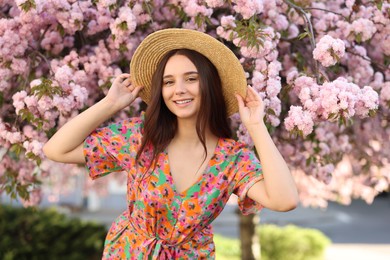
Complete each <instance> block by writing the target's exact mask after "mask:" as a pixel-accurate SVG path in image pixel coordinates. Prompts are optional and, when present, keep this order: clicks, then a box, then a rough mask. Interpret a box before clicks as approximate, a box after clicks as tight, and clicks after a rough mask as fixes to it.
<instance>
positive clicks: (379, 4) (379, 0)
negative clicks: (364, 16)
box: [375, 0, 383, 11]
mask: <svg viewBox="0 0 390 260" xmlns="http://www.w3.org/2000/svg"><path fill="white" fill-rule="evenodd" d="M375 5H376V8H378V10H379V11H381V10H382V6H383V1H382V0H375Z"/></svg>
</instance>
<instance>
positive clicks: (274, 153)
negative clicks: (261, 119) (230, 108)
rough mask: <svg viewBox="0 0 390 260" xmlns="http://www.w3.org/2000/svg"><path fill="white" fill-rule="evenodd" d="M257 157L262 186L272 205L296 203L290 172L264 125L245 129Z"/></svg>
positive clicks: (295, 193)
mask: <svg viewBox="0 0 390 260" xmlns="http://www.w3.org/2000/svg"><path fill="white" fill-rule="evenodd" d="M247 130H248V131H249V134H250V136H251V137H252V140H253V142H254V144H255V147H256V150H257V154H258V155H259V158H260V161H261V165H262V168H263V174H264V185H265V189H266V193H267V195H268V197H269V200H271V201H272V202H273V204H274V205H286V204H287V205H289V204H291V205H294V204H296V203H298V192H297V189H296V185H295V182H294V179H293V177H292V175H291V173H290V170H289V168H288V166H287V164H286V162H285V160H284V159H283V157H282V155H281V154H280V152H279V150H278V149H277V147H276V145H275V143H274V142H273V140H272V138H271V136H270V135H269V133H268V130H267V128H266V126H265V124H264V123H259V124H254V125H251V126H248V127H247Z"/></svg>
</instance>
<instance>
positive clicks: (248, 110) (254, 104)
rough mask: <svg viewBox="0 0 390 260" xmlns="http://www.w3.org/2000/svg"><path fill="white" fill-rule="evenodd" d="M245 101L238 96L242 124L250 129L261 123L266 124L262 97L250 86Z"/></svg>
mask: <svg viewBox="0 0 390 260" xmlns="http://www.w3.org/2000/svg"><path fill="white" fill-rule="evenodd" d="M247 90H248V91H247V94H246V97H245V99H244V98H243V97H242V96H241V95H239V94H236V98H237V102H238V108H239V112H240V117H241V121H242V123H243V124H244V125H245V126H246V127H248V126H251V125H256V124H259V123H264V121H263V118H264V102H263V100H262V99H261V97H260V95H259V94H258V93H257V92H256V91H255V90H254V89H253V88H252V87H251V86H249V85H248V88H247Z"/></svg>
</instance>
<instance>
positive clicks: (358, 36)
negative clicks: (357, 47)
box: [355, 33, 362, 43]
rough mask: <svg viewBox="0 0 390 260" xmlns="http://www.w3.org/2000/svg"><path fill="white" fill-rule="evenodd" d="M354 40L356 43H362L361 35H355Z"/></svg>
mask: <svg viewBox="0 0 390 260" xmlns="http://www.w3.org/2000/svg"><path fill="white" fill-rule="evenodd" d="M355 39H356V42H357V43H361V42H362V33H358V34H355Z"/></svg>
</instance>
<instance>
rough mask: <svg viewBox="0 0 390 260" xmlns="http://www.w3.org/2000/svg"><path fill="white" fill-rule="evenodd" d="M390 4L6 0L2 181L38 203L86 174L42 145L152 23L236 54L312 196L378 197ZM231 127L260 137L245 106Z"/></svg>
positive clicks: (0, 103)
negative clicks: (246, 122) (207, 38)
mask: <svg viewBox="0 0 390 260" xmlns="http://www.w3.org/2000/svg"><path fill="white" fill-rule="evenodd" d="M389 16H390V4H389V3H385V2H384V1H380V0H375V1H373V0H347V1H341V0H330V1H321V0H312V1H309V0H296V1H287V0H286V1H282V0H269V1H263V0H248V1H243V0H198V1H190V0H181V1H178V0H166V1H163V0H138V1H129V0H86V1H75V0H51V1H44V0H16V1H11V0H3V1H1V3H0V110H1V117H0V144H1V148H0V158H1V163H0V192H6V193H7V194H9V195H10V196H11V197H14V198H16V197H18V198H20V199H21V200H22V201H23V203H24V204H25V205H34V204H37V203H39V201H40V197H41V196H42V192H41V188H42V186H44V185H47V184H48V183H49V184H50V187H51V189H52V190H53V189H56V187H57V188H58V187H60V186H64V185H65V184H66V183H67V180H69V178H70V176H71V175H74V174H79V172H83V173H84V171H83V170H82V167H78V166H76V165H75V166H73V165H71V166H63V165H61V166H59V164H56V163H53V162H50V161H48V160H47V159H45V157H44V155H43V154H42V146H43V144H44V143H45V142H46V141H47V139H48V138H49V137H50V136H51V135H53V133H54V132H55V131H56V129H58V128H59V127H60V126H61V125H63V124H64V123H65V122H66V121H67V120H69V119H70V118H72V117H73V116H75V115H76V114H78V113H79V112H80V111H82V110H83V109H85V108H87V107H89V106H91V105H92V104H94V103H95V102H96V101H98V100H99V99H100V98H102V97H103V96H104V94H105V93H106V92H107V90H108V88H109V86H110V84H111V82H112V80H113V78H114V77H115V76H116V75H118V74H120V73H123V72H127V71H128V70H129V61H130V60H131V57H132V55H133V52H134V50H135V48H136V47H137V45H138V44H139V43H140V42H141V41H142V39H143V38H144V37H146V35H148V34H149V33H151V32H153V31H155V30H158V29H162V28H168V27H183V28H191V29H196V30H200V31H204V32H207V33H209V34H211V35H213V36H215V37H216V38H217V39H219V40H221V41H223V42H224V43H225V44H226V45H228V46H229V47H230V48H231V49H232V50H233V51H234V52H235V53H236V54H237V56H238V57H239V58H240V61H241V62H242V65H243V66H244V68H245V70H246V72H247V77H248V82H249V83H250V84H251V85H252V86H253V87H254V88H255V89H256V90H257V91H258V92H259V93H261V95H262V97H263V98H264V100H265V103H266V111H267V115H266V119H265V120H266V123H267V125H268V127H269V131H270V132H271V134H272V136H273V138H274V141H275V142H276V144H277V145H278V147H279V149H280V151H281V152H282V153H283V155H284V157H285V158H286V160H287V161H288V163H289V165H290V167H291V169H292V171H293V174H294V176H295V179H296V182H297V184H298V186H299V191H300V196H301V202H302V203H303V204H304V205H311V206H321V207H325V206H326V202H327V201H329V200H332V201H339V202H341V203H349V201H350V200H351V198H354V197H360V198H363V199H365V200H366V201H367V202H371V201H372V200H373V198H374V197H375V195H377V194H378V193H379V192H382V191H384V190H386V189H388V187H389V181H390V168H389V163H390V162H389V158H390V140H389V136H390V124H389V120H390V81H389V79H390V69H389V64H390V19H389ZM142 107H143V104H142V103H141V101H140V100H138V102H135V103H134V104H132V106H131V107H129V108H128V109H125V110H124V111H122V112H120V113H119V114H118V115H117V116H116V117H115V118H114V119H113V120H121V119H123V118H125V117H128V116H132V115H135V114H138V113H139V112H140V110H141V109H142ZM232 125H233V127H234V129H235V130H236V132H237V137H238V138H239V139H240V140H242V141H244V142H247V143H248V144H249V145H251V140H250V139H249V136H248V134H247V132H246V130H245V129H244V126H243V125H242V124H241V123H240V120H239V117H238V116H237V115H235V116H233V117H232ZM118 176H120V175H118ZM120 178H123V176H120ZM42 182H43V183H44V185H41V183H42Z"/></svg>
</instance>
